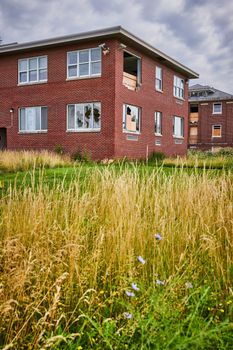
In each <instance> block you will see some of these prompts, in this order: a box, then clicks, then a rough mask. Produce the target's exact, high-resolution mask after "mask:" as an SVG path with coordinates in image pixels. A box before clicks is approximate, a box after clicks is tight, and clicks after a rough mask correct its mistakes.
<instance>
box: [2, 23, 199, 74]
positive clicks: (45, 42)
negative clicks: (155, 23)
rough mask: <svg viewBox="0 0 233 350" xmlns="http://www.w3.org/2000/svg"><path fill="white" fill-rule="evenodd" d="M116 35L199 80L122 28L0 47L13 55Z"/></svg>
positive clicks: (178, 63) (184, 68)
mask: <svg viewBox="0 0 233 350" xmlns="http://www.w3.org/2000/svg"><path fill="white" fill-rule="evenodd" d="M116 34H121V35H123V36H124V37H126V38H128V39H130V40H132V41H133V42H136V43H137V44H139V45H141V46H142V47H144V48H145V49H147V50H149V51H150V52H152V53H154V54H156V55H158V56H160V57H162V58H163V59H164V60H165V61H167V62H169V63H170V64H172V65H174V66H175V67H177V68H179V69H180V70H182V71H183V72H184V73H185V74H186V75H187V77H188V78H189V79H195V78H199V74H198V73H196V72H195V71H193V70H192V69H190V68H188V67H186V66H185V65H183V64H182V63H180V62H178V61H176V60H175V59H173V58H171V57H170V56H168V55H166V54H165V53H163V52H162V51H160V50H158V49H156V48H155V47H153V46H152V45H150V44H148V43H147V42H145V41H144V40H142V39H140V38H139V37H137V36H135V35H134V34H132V33H130V32H129V31H127V30H126V29H124V28H123V27H122V26H120V25H118V26H114V27H109V28H104V29H100V30H92V31H88V32H83V33H80V34H72V35H65V36H60V37H55V38H50V39H43V40H37V41H31V42H26V43H22V44H15V45H14V44H13V45H10V46H7V45H6V46H5V45H3V46H2V47H1V45H0V54H1V53H11V52H16V51H23V50H27V49H33V48H42V47H46V46H53V45H58V44H63V43H72V42H75V41H78V40H88V39H93V38H97V37H104V36H111V35H116Z"/></svg>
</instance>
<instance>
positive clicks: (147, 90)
mask: <svg viewBox="0 0 233 350" xmlns="http://www.w3.org/2000/svg"><path fill="white" fill-rule="evenodd" d="M126 50H127V51H129V52H131V53H134V54H136V55H137V56H139V57H141V58H142V85H141V87H140V89H139V91H131V90H129V89H128V88H127V87H125V86H124V85H123V84H122V79H123V51H122V49H120V48H119V47H118V49H117V50H116V111H115V115H116V129H115V155H116V156H117V157H123V156H127V157H129V158H145V157H146V155H147V152H148V153H149V154H150V153H152V152H154V151H156V152H164V153H166V154H167V155H175V154H180V155H184V154H186V150H187V135H188V102H187V99H188V85H187V84H185V101H181V100H178V99H176V98H175V97H173V77H174V71H171V70H170V69H168V68H167V67H165V66H163V65H162V64H161V63H160V62H156V61H154V60H152V59H151V58H149V57H147V56H144V55H143V54H142V53H141V52H137V51H134V50H133V49H132V48H130V47H127V48H126ZM156 65H158V66H160V67H162V68H163V93H161V92H158V91H156V90H155V67H156ZM176 75H177V76H180V75H179V74H177V73H176ZM180 77H181V78H183V77H182V76H180ZM124 103H127V104H131V105H135V106H137V107H141V132H140V134H139V135H138V141H131V140H130V141H129V140H127V135H130V134H129V133H123V132H122V130H123V126H122V122H123V104H124ZM155 111H159V112H162V113H163V120H162V137H160V136H157V137H156V136H155V133H154V124H155V123H154V113H155ZM174 115H177V116H181V117H184V126H185V131H184V135H185V137H184V140H183V143H182V144H179V145H177V144H175V139H174V138H173V136H172V134H173V124H172V121H173V120H172V119H173V116H174ZM156 139H161V146H155V140H156Z"/></svg>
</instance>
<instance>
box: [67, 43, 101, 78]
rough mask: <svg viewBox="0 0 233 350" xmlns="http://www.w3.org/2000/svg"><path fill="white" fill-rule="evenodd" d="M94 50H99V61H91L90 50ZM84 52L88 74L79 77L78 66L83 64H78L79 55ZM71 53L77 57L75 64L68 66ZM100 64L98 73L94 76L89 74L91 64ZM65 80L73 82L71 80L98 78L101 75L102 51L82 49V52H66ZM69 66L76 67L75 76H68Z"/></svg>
mask: <svg viewBox="0 0 233 350" xmlns="http://www.w3.org/2000/svg"><path fill="white" fill-rule="evenodd" d="M94 49H99V51H100V60H95V61H91V50H94ZM84 51H88V62H86V64H88V74H86V75H80V74H79V66H80V64H82V63H84V62H82V63H79V53H80V52H84ZM70 53H73V54H75V53H76V55H77V64H69V54H70ZM98 62H100V73H96V74H92V73H91V63H98ZM66 66H67V80H73V79H85V78H92V77H100V76H101V74H102V50H101V48H100V47H91V48H89V49H83V50H75V51H68V52H67V64H66ZM71 66H77V74H76V76H71V77H70V76H69V67H71Z"/></svg>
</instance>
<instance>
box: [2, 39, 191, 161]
mask: <svg viewBox="0 0 233 350" xmlns="http://www.w3.org/2000/svg"><path fill="white" fill-rule="evenodd" d="M101 43H102V42H97V41H95V42H88V43H85V44H84V43H83V44H76V45H74V44H73V45H64V46H60V47H54V48H48V49H40V50H37V51H31V52H26V53H17V54H8V55H6V56H3V55H1V56H0V77H1V78H0V101H1V103H0V127H7V148H9V149H31V148H33V149H43V148H47V149H50V150H54V148H55V146H56V145H62V146H63V147H64V149H65V151H67V152H74V151H77V150H84V149H86V150H88V151H89V152H90V153H91V154H92V157H93V158H95V159H100V158H106V157H107V158H111V157H114V156H116V157H124V156H127V157H129V158H145V157H146V154H147V149H148V153H151V152H153V151H162V152H164V153H166V154H168V155H174V154H180V155H183V154H185V153H186V149H187V130H188V103H187V97H188V87H187V84H185V101H182V102H181V101H179V100H177V99H176V98H175V97H173V75H174V72H173V71H172V70H170V69H168V68H167V67H165V66H163V65H161V64H160V63H159V62H158V65H159V66H161V67H162V68H163V90H164V92H163V93H160V92H157V91H156V90H155V66H156V62H155V61H153V60H152V59H151V58H149V57H147V56H145V55H143V54H142V53H141V52H135V53H136V54H137V55H139V56H141V57H142V86H141V88H140V90H139V91H130V90H128V89H127V88H126V87H125V86H123V84H122V77H123V51H122V49H120V48H119V44H120V43H119V42H117V41H116V40H107V41H106V44H107V46H109V47H110V53H109V54H108V55H106V56H104V55H102V76H101V77H100V78H88V79H78V80H73V81H66V69H67V68H66V67H67V63H66V57H67V52H68V51H72V50H78V49H83V48H90V47H97V46H98V45H99V44H101ZM127 50H129V51H131V52H132V53H133V52H134V50H133V49H132V48H129V47H127ZM39 55H48V83H44V84H33V85H27V86H17V83H18V59H20V58H24V57H26V58H29V57H33V56H39ZM176 75H178V76H179V74H176ZM182 78H183V77H182ZM94 101H98V102H101V109H102V114H101V131H100V132H66V119H67V116H66V106H67V104H70V103H82V102H94ZM178 102H180V103H182V104H180V103H178ZM123 103H128V104H132V105H136V106H139V107H141V108H142V115H141V134H140V135H138V141H127V140H126V135H127V134H125V133H123V132H122V113H123ZM29 106H47V107H48V132H47V133H43V134H42V133H38V134H19V133H18V109H19V108H20V107H29ZM10 108H14V113H13V115H12V117H13V118H12V120H11V116H10V112H9V111H10ZM155 111H160V112H162V113H163V122H162V128H163V136H162V137H156V136H155V135H154V112H155ZM174 115H177V116H182V117H184V118H185V138H184V140H183V143H182V144H179V145H176V144H175V142H174V138H173V136H172V117H173V116H174ZM159 138H160V139H161V143H162V144H161V146H155V139H159Z"/></svg>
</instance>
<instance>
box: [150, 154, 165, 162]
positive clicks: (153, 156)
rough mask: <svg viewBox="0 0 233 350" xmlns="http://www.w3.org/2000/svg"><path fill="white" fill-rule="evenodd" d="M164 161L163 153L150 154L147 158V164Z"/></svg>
mask: <svg viewBox="0 0 233 350" xmlns="http://www.w3.org/2000/svg"><path fill="white" fill-rule="evenodd" d="M164 159H165V154H164V153H163V152H152V153H151V154H150V156H149V159H148V161H149V162H162V161H163V160H164Z"/></svg>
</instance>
